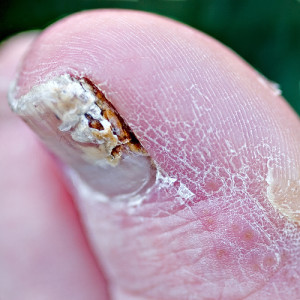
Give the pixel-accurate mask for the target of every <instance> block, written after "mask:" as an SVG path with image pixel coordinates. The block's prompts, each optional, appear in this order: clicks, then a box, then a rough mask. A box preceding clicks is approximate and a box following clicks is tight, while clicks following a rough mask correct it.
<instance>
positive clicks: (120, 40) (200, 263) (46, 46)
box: [11, 11, 300, 299]
mask: <svg viewBox="0 0 300 300" xmlns="http://www.w3.org/2000/svg"><path fill="white" fill-rule="evenodd" d="M86 78H88V80H87V79H86ZM16 86H17V89H16V90H15V92H14V94H12V96H11V103H12V106H13V108H14V109H15V110H16V111H17V112H19V113H20V114H21V115H22V116H23V117H24V118H25V119H26V120H27V121H28V122H29V123H30V126H32V127H33V128H34V129H35V130H37V131H38V132H39V134H40V136H41V137H42V139H43V140H44V141H45V142H46V143H48V145H49V147H50V148H51V149H52V150H53V151H54V152H56V153H57V155H59V156H60V157H61V158H62V159H63V160H64V161H65V162H67V163H68V164H69V165H70V166H71V167H72V168H73V169H74V170H75V173H76V174H79V177H80V178H81V179H80V180H81V181H80V182H76V186H77V188H78V193H81V199H80V200H79V205H80V209H81V212H82V214H83V216H84V218H85V223H86V226H87V228H88V231H89V235H90V238H91V240H92V241H93V243H94V247H95V249H96V251H97V253H98V257H99V258H100V259H102V260H103V261H104V263H105V268H106V271H107V273H108V274H109V279H110V282H111V283H112V286H113V288H112V292H113V293H114V296H115V298H116V299H127V298H128V299H134V297H136V299H140V298H141V299H147V298H150V299H151V298H153V299H205V298H209V297H210V298H213V299H218V298H221V297H222V298H226V299H242V298H245V297H248V298H249V299H251V297H252V298H253V299H259V298H261V299H276V297H277V298H278V299H279V298H280V297H282V298H289V299H297V297H298V296H299V293H300V291H299V287H298V286H299V280H298V278H299V276H298V271H297V270H298V269H299V258H298V257H299V252H300V245H299V236H300V235H299V224H298V222H299V206H300V202H299V141H300V134H299V132H300V131H299V120H298V118H297V116H296V115H295V114H294V113H293V112H292V110H291V109H290V108H289V106H288V105H287V104H286V103H285V102H284V100H283V99H282V98H281V97H280V96H279V93H278V90H276V89H274V87H273V86H272V85H271V84H269V83H268V82H267V81H266V80H265V79H264V78H263V77H262V76H260V75H259V74H258V73H257V72H255V71H254V70H253V69H252V68H251V67H249V66H248V65H247V64H246V63H245V62H244V61H242V60H241V59H240V58H239V57H237V56H236V55H235V54H234V53H232V52H231V51H230V50H228V49H227V48H225V47H224V46H222V45H220V44H219V43H217V42H216V41H214V40H212V39H211V38H209V37H207V36H205V35H203V34H201V33H199V32H197V31H195V30H192V29H190V28H188V27H185V26H183V25H180V24H178V23H176V22H173V21H170V20H167V19H164V18H161V17H158V16H153V15H149V14H145V13H138V12H125V11H93V12H86V13H81V14H77V15H75V16H73V17H70V18H67V19H65V20H63V21H61V22H59V23H57V24H56V25H54V26H52V27H50V28H49V29H48V30H47V31H46V32H45V33H44V34H43V35H42V36H41V37H40V39H39V40H38V41H37V42H36V43H35V45H34V47H33V49H32V51H31V53H30V55H29V56H28V57H27V59H26V61H25V64H24V66H23V69H22V71H21V73H20V78H19V80H18V83H17V85H16ZM72 90H73V91H75V92H70V91H72ZM101 92H102V93H103V94H101ZM41 95H42V96H43V100H42V101H41V100H39V99H40V98H41V97H40V96H41ZM84 95H85V96H86V97H85V96H84ZM99 95H100V96H99ZM104 96H105V97H106V99H104V98H103V97H104ZM74 99H75V100H74ZM87 99H89V100H87ZM107 101H108V103H111V105H110V108H109V109H111V110H112V111H113V112H115V111H117V112H118V114H119V116H118V115H117V120H118V121H120V122H119V123H118V122H115V121H114V120H115V118H109V117H107V118H105V112H106V111H107V108H106V107H105V105H106V104H105V103H107ZM53 103H54V104H53ZM70 104H72V105H74V106H71V108H72V109H70ZM95 104H97V105H96V106H97V107H96V106H95ZM34 105H38V106H39V107H40V110H37V109H35V108H34V107H35V106H34ZM114 109H115V110H114ZM95 111H97V112H98V119H97V114H96V112H95ZM74 112H76V113H75V114H74ZM101 112H102V115H101ZM56 113H58V114H59V116H58V118H59V120H56V121H55V118H54V117H52V116H53V115H54V114H56ZM89 113H90V114H92V113H94V117H93V118H96V121H98V122H99V123H101V125H102V127H103V128H104V131H105V130H106V127H105V126H104V125H105V124H107V123H106V122H109V123H110V124H109V125H108V127H107V128H108V129H107V130H108V131H105V134H106V133H108V134H112V133H111V132H110V131H109V128H110V129H111V131H112V132H119V131H118V130H121V129H122V130H123V129H124V128H125V129H126V128H127V129H128V128H129V129H128V131H129V132H130V130H132V132H133V133H134V135H135V137H136V138H137V139H138V140H139V142H140V144H141V146H142V147H143V149H144V150H145V152H146V155H145V156H143V158H144V159H143V163H141V164H140V163H137V166H139V167H137V168H134V170H130V171H128V172H127V173H128V176H130V180H128V181H129V182H130V181H132V180H135V179H136V178H140V177H141V176H140V175H137V174H141V173H144V174H146V175H144V176H145V177H144V179H145V180H144V181H143V182H141V183H139V184H138V186H131V187H130V189H128V190H126V191H125V192H124V189H123V187H124V185H126V178H125V181H124V178H123V177H124V176H123V177H121V179H120V178H119V177H118V173H119V172H121V174H125V173H124V169H126V167H125V166H124V163H122V162H123V161H128V158H127V156H129V157H130V158H129V161H130V162H134V161H135V159H138V160H139V162H140V156H139V155H138V154H137V153H135V152H134V151H132V150H131V148H130V145H128V144H125V145H124V144H120V143H121V141H120V139H121V138H120V134H119V133H116V134H115V135H114V138H115V139H117V145H119V146H121V149H122V154H121V155H123V156H122V157H123V160H122V159H121V162H119V161H117V163H116V166H115V167H109V163H108V162H110V160H112V159H114V156H113V153H112V149H111V148H110V145H111V139H110V138H107V136H106V135H105V136H104V134H103V132H102V131H103V129H102V128H101V126H100V125H99V128H98V129H97V128H94V127H95V126H94V127H93V126H91V127H92V128H90V126H89V125H90V124H89V120H88V117H87V116H86V114H89ZM100 115H101V116H100ZM41 120H44V121H45V122H46V123H47V126H44V127H43V128H42V127H41V126H39V125H40V124H42V121H41ZM122 120H123V121H124V122H125V123H126V126H125V127H124V126H123V127H122V126H120V125H119V124H122V122H121V121H122ZM96 121H95V122H96ZM114 122H115V123H114ZM97 124H98V123H97ZM45 127H46V128H45ZM49 128H50V129H49ZM97 130H98V131H99V132H98V131H97ZM74 132H75V133H74ZM101 132H102V133H101ZM78 133H79V136H78ZM95 136H98V137H99V138H98V139H97V138H95ZM60 137H62V140H63V141H65V142H63V143H60ZM112 139H113V138H112ZM118 143H119V144H118ZM128 143H130V141H129V142H128ZM103 145H104V148H103ZM91 148H92V149H93V150H92V149H91ZM103 149H104V150H103ZM97 151H99V152H100V154H101V155H100V154H99V152H97ZM103 151H104V152H103ZM95 153H96V154H97V155H95ZM103 153H104V154H103ZM147 155H149V156H147ZM122 157H121V158H122ZM137 157H138V158H137ZM153 166H154V167H155V175H154V180H153V173H152V171H153ZM140 170H143V172H140ZM90 174H92V176H90ZM95 174H98V176H95ZM91 177H92V178H93V180H92V179H91ZM107 177H108V180H107ZM105 178H106V181H110V182H111V185H115V190H114V191H115V194H114V195H112V194H111V191H112V188H111V186H108V188H107V189H106V184H103V180H104V179H105ZM120 180H121V184H120ZM145 181H146V182H147V184H149V185H150V186H151V188H150V187H149V185H148V186H147V187H148V188H147V189H146V190H143V189H142V190H141V189H140V188H141V187H143V183H144V182H145ZM97 184H99V187H101V188H98V185H97ZM120 186H121V188H120ZM88 187H90V190H89V192H91V190H92V191H93V192H94V193H88V192H87V188H88ZM101 193H102V194H106V195H108V197H106V198H105V197H102V196H103V195H102V196H101V197H97V195H99V194H101ZM122 193H123V195H125V197H123V198H122V197H121V198H120V197H119V198H118V197H117V196H120V194H122ZM130 193H133V194H134V197H133V198H134V199H132V198H131V197H130V196H129V194H130ZM116 194H117V196H116ZM114 197H116V199H115V198H114ZM99 200H101V201H102V202H101V201H99ZM136 203H139V205H136V206H134V204H136ZM126 297H127V298H126ZM139 297H140V298H139Z"/></svg>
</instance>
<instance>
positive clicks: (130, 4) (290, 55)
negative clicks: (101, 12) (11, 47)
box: [0, 0, 300, 113]
mask: <svg viewBox="0 0 300 300" xmlns="http://www.w3.org/2000/svg"><path fill="white" fill-rule="evenodd" d="M0 1H1V4H0V25H1V26H0V40H3V39H5V38H7V37H9V36H10V35H12V34H15V33H17V32H20V31H25V30H32V29H42V28H45V27H46V26H48V25H50V24H51V23H53V22H54V21H56V20H58V19H60V18H62V17H64V16H66V15H68V14H71V13H73V12H76V11H80V10H85V9H92V8H130V9H138V10H144V11H151V12H155V13H158V14H161V15H164V16H168V17H171V18H174V19H177V20H179V21H181V22H184V23H186V24H189V25H191V26H193V27H195V28H198V29H199V30H201V31H203V32H205V33H207V34H209V35H211V36H213V37H215V38H216V39H218V40H219V41H221V42H222V43H224V44H225V45H227V46H229V47H230V48H232V49H233V50H234V51H235V52H237V53H238V54H239V55H240V56H242V57H243V58H244V59H245V60H247V61H248V62H249V63H250V64H251V65H252V66H254V67H255V68H256V69H257V70H258V71H260V72H261V73H262V74H264V75H265V76H266V77H267V78H269V79H270V80H271V81H274V82H276V83H278V84H279V85H280V88H281V90H282V93H283V95H284V97H285V98H286V99H287V100H288V101H289V102H290V103H291V105H292V106H293V107H294V108H295V109H296V111H297V112H298V113H300V1H299V0H153V1H151V0H123V1H114V0H98V1H97V0H73V1H64V0H48V1H45V0H40V1H39V0H27V1H26V0H11V1H8V0H0Z"/></svg>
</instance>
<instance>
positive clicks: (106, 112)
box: [81, 78, 148, 160]
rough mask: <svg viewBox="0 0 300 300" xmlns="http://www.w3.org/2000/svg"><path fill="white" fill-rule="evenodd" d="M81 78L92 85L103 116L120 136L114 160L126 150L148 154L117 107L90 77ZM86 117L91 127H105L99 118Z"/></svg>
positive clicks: (116, 134)
mask: <svg viewBox="0 0 300 300" xmlns="http://www.w3.org/2000/svg"><path fill="white" fill-rule="evenodd" d="M81 80H84V81H85V83H87V84H88V85H90V86H91V88H92V90H93V92H94V94H95V96H96V97H97V101H96V102H95V104H96V105H97V106H98V107H99V108H100V109H101V114H102V116H103V117H104V118H105V119H106V120H107V121H108V122H109V123H110V124H111V130H112V133H113V134H114V135H115V136H117V138H118V143H117V146H115V147H114V148H113V149H112V151H111V156H112V160H114V159H117V160H118V159H120V157H121V156H122V153H123V152H124V151H125V152H133V153H135V154H138V155H145V156H147V155H148V154H147V152H146V150H145V149H144V148H143V146H142V145H141V143H140V142H139V140H138V139H137V137H136V136H135V134H134V133H133V132H132V130H131V129H130V127H129V126H128V125H127V124H126V122H125V121H124V119H123V118H122V117H121V116H120V114H119V113H118V112H117V110H116V109H115V107H114V106H113V105H112V104H111V103H110V102H109V101H108V100H107V98H106V97H105V95H104V93H103V92H102V91H100V90H99V89H98V88H97V87H96V86H95V85H94V84H93V83H92V82H91V81H90V80H89V79H88V78H82V79H81ZM86 117H87V119H88V121H89V126H90V127H91V128H94V129H97V130H99V131H101V130H103V129H104V128H103V126H102V125H101V123H100V122H99V121H98V120H95V119H94V118H92V116H90V115H86ZM99 138H101V137H100V136H99Z"/></svg>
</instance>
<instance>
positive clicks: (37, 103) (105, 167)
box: [10, 74, 155, 199]
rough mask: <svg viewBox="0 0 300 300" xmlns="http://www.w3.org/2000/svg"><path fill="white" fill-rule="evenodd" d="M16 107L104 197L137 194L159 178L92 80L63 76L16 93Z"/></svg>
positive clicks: (146, 154) (11, 101) (130, 133)
mask: <svg viewBox="0 0 300 300" xmlns="http://www.w3.org/2000/svg"><path fill="white" fill-rule="evenodd" d="M10 105H11V107H12V109H13V110H14V111H15V112H16V113H17V114H19V115H20V116H21V117H22V118H23V119H24V120H25V122H26V123H28V125H29V126H31V127H32V128H33V129H34V130H35V132H37V133H38V134H39V136H40V137H41V139H42V140H43V141H44V142H45V144H46V145H47V146H48V147H49V148H50V149H51V150H52V151H53V152H54V153H55V154H56V155H57V156H58V157H59V158H61V160H62V161H66V162H67V164H68V165H69V166H70V167H71V168H72V170H75V172H76V173H78V174H79V177H80V178H81V180H83V178H84V180H85V181H86V182H87V183H88V186H90V187H91V188H92V189H94V190H95V191H96V192H99V193H103V194H104V196H105V197H103V199H108V198H107V197H116V198H118V196H121V197H122V199H123V198H124V197H126V198H128V195H130V197H131V198H134V197H133V196H134V195H136V194H139V193H140V192H141V191H143V192H145V190H147V189H148V188H149V187H150V186H151V185H152V183H153V182H154V181H155V170H154V169H155V168H154V167H153V163H152V162H151V158H150V157H149V155H148V153H147V152H146V150H145V149H144V148H143V146H142V145H141V144H140V142H139V141H138V139H137V138H136V136H135V134H134V133H133V132H132V130H131V129H130V127H129V126H128V125H127V124H126V122H125V121H124V120H123V118H122V117H121V116H120V115H119V114H118V112H117V111H116V110H115V108H114V107H113V106H112V104H111V103H110V102H109V101H108V100H107V99H106V97H105V95H104V94H103V93H102V92H101V91H100V90H99V89H98V88H97V87H96V86H95V85H94V84H93V83H92V82H91V81H90V80H89V79H87V78H75V77H72V76H70V75H67V74H66V75H62V76H59V77H56V78H53V79H52V80H50V81H48V82H46V83H43V84H40V85H37V86H35V87H33V88H32V89H31V91H30V92H29V93H27V94H26V95H24V96H23V97H21V98H20V99H14V97H13V96H12V95H10ZM53 131H55V132H56V134H53ZM62 140H64V141H65V142H63V141H62ZM101 171H102V172H105V174H103V173H101ZM129 173H130V175H128V174H129ZM103 175H105V176H103ZM73 177H74V178H77V177H76V176H73ZM116 183H117V186H118V187H116Z"/></svg>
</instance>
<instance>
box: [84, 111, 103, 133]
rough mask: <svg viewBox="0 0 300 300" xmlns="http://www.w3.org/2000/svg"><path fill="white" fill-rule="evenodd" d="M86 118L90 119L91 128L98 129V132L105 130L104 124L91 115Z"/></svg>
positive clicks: (86, 115)
mask: <svg viewBox="0 0 300 300" xmlns="http://www.w3.org/2000/svg"><path fill="white" fill-rule="evenodd" d="M85 117H86V118H87V119H88V121H89V126H90V127H91V128H94V129H97V130H103V129H104V127H103V126H102V124H101V123H100V122H99V120H96V119H94V118H93V117H92V116H91V115H89V114H85Z"/></svg>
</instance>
